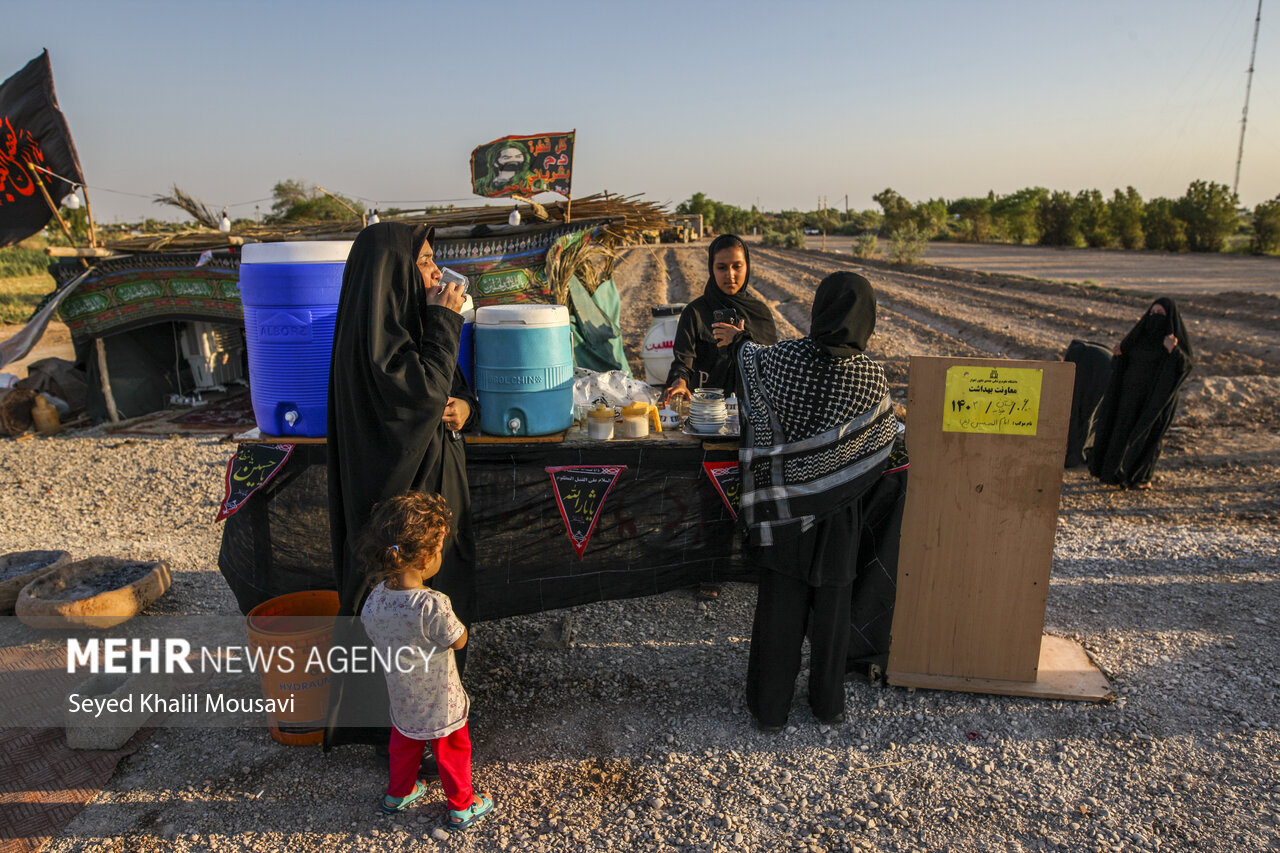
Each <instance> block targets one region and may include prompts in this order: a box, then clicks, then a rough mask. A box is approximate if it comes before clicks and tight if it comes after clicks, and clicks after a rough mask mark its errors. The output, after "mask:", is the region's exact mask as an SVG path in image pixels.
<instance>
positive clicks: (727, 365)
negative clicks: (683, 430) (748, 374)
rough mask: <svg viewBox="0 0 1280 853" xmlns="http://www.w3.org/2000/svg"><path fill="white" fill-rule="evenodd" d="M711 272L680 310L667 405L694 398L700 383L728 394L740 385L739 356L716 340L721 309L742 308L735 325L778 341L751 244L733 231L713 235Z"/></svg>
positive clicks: (758, 340) (709, 259)
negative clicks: (754, 274)
mask: <svg viewBox="0 0 1280 853" xmlns="http://www.w3.org/2000/svg"><path fill="white" fill-rule="evenodd" d="M707 272H708V276H707V286H706V287H705V288H703V291H702V295H701V296H699V297H698V298H697V299H695V300H693V301H692V302H690V303H689V304H688V305H686V306H685V307H684V310H683V311H681V312H680V322H679V323H678V324H677V325H676V335H675V339H674V340H673V341H672V352H671V357H672V361H671V370H670V372H668V373H667V390H666V394H665V395H664V396H663V403H664V404H665V403H667V402H668V401H670V400H671V399H672V398H673V397H688V396H689V395H690V392H691V391H694V390H696V389H697V388H706V387H709V388H723V389H724V392H725V393H726V394H728V393H730V392H731V391H732V390H733V389H734V388H735V387H736V384H737V383H736V378H737V372H736V370H735V369H734V363H733V358H732V357H731V355H730V353H729V351H728V349H727V348H726V347H723V346H720V345H718V344H717V343H716V337H715V331H714V326H715V325H717V321H716V318H715V312H716V311H734V312H736V318H735V320H734V325H736V326H737V327H738V329H740V330H741V329H745V330H746V333H747V335H748V336H749V337H750V338H751V340H753V341H755V342H756V343H758V344H773V343H777V341H778V329H777V327H776V326H775V325H774V322H773V312H771V311H770V310H769V306H768V305H766V304H764V300H762V299H761V298H760V297H759V296H756V294H755V292H754V291H753V290H752V289H751V287H750V282H751V256H750V254H749V253H748V252H747V244H746V243H743V242H742V240H741V239H739V238H738V237H736V236H735V235H733V234H721V235H720V236H719V237H717V238H716V239H714V240H712V241H711V245H710V246H708V247H707ZM721 316H727V315H721ZM720 325H727V324H720Z"/></svg>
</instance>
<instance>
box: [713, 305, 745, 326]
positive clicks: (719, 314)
mask: <svg viewBox="0 0 1280 853" xmlns="http://www.w3.org/2000/svg"><path fill="white" fill-rule="evenodd" d="M739 316H740V315H739V314H738V309H737V308H717V309H716V310H714V311H712V312H711V318H712V319H713V320H715V321H716V322H717V323H728V324H729V325H737V323H738V318H739Z"/></svg>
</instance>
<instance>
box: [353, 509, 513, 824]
mask: <svg viewBox="0 0 1280 853" xmlns="http://www.w3.org/2000/svg"><path fill="white" fill-rule="evenodd" d="M452 515H453V514H452V513H451V512H450V511H449V507H448V506H447V505H446V504H445V502H444V498H442V497H441V496H439V495H425V494H423V493H421V492H406V493H404V494H402V495H397V496H395V497H393V498H388V499H387V500H385V501H383V502H382V503H380V504H378V505H377V506H376V507H374V510H373V515H372V516H371V517H370V519H369V522H368V524H367V526H366V527H365V532H364V540H363V542H362V547H361V554H362V556H363V559H364V561H365V565H366V566H368V573H369V575H368V576H369V582H370V583H373V584H376V586H375V587H374V588H373V590H372V591H371V592H370V593H369V597H368V598H367V599H366V600H365V603H364V607H363V609H362V610H361V611H360V621H361V622H363V623H364V628H365V631H366V632H367V633H368V635H369V639H370V640H372V641H373V644H374V646H375V647H376V648H377V649H379V650H380V651H381V652H382V653H383V655H384V656H385V655H386V653H387V652H388V651H390V653H391V654H393V655H394V657H393V658H392V659H391V661H392V664H391V666H390V667H389V668H388V669H387V673H386V677H387V694H388V695H389V697H390V700H391V701H390V704H391V725H392V728H391V743H390V745H389V747H388V748H389V750H390V753H391V756H390V765H391V768H390V771H391V782H390V784H388V785H387V794H386V796H385V797H383V798H382V804H381V807H382V811H383V812H384V813H386V814H395V813H396V812H399V811H403V810H404V809H406V808H408V807H409V806H410V805H411V804H412V803H413V802H414V801H416V800H417V799H418V798H419V797H421V796H422V795H423V794H424V793H426V790H427V786H426V784H425V783H424V782H422V781H420V780H419V779H418V765H419V764H420V762H421V761H422V751H423V748H424V747H425V746H426V745H427V743H430V744H431V750H432V752H434V753H435V757H436V761H437V763H438V764H439V766H440V784H441V786H442V787H443V788H444V793H445V797H446V798H447V799H448V804H449V811H448V814H447V815H446V816H445V822H444V823H445V827H446V828H448V829H466V828H467V827H468V826H470V825H471V824H473V823H475V822H476V821H477V820H479V819H480V818H481V817H483V816H484V815H486V814H488V813H489V812H491V811H493V798H492V797H491V796H489V794H488V793H482V794H478V795H477V794H476V793H475V791H474V790H473V789H472V787H471V735H470V733H469V732H468V731H467V711H468V709H469V705H470V703H469V700H468V699H467V694H466V692H465V691H464V690H463V689H462V682H461V681H460V680H459V679H458V669H457V666H456V664H455V663H454V659H453V652H454V650H455V649H461V648H462V647H463V646H465V645H466V644H467V629H466V628H465V627H464V626H463V625H462V623H461V622H459V621H458V618H457V617H456V616H454V614H453V608H452V606H451V605H450V603H449V597H448V596H447V595H445V594H444V593H441V592H437V591H436V590H433V589H430V588H428V587H427V586H426V585H425V581H428V580H430V579H431V578H432V577H433V576H435V574H436V573H437V572H439V571H440V561H441V554H442V552H443V549H444V542H445V538H446V537H447V536H448V532H449V521H450V519H451V518H452ZM402 670H407V671H402Z"/></svg>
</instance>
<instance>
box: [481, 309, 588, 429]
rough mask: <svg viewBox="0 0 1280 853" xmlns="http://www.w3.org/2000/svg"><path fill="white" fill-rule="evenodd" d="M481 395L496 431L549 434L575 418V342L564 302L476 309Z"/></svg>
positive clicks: (484, 420)
mask: <svg viewBox="0 0 1280 853" xmlns="http://www.w3.org/2000/svg"><path fill="white" fill-rule="evenodd" d="M475 341H476V380H475V381H476V396H477V397H478V398H479V400H480V429H481V430H483V431H484V432H486V433H488V434H490V435H549V434H551V433H555V432H560V431H561V430H563V429H568V428H569V426H570V425H571V424H572V423H573V342H572V340H571V338H570V336H569V309H568V308H566V307H565V306H563V305H488V306H485V307H482V308H478V309H476V329H475Z"/></svg>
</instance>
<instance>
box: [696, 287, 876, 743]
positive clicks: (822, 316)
mask: <svg viewBox="0 0 1280 853" xmlns="http://www.w3.org/2000/svg"><path fill="white" fill-rule="evenodd" d="M875 319H876V298H875V292H874V291H873V290H872V289H871V283H870V282H868V281H867V280H866V279H865V278H863V277H862V276H860V275H856V274H855V273H850V272H840V273H834V274H832V275H830V276H827V277H826V278H825V279H823V281H822V283H821V284H820V285H819V286H818V291H817V293H816V295H815V296H814V300H813V311H812V323H811V326H810V330H809V336H808V337H805V338H800V339H799V340H793V341H783V342H782V343H779V344H775V345H773V346H761V345H760V344H758V343H755V342H752V341H749V340H747V339H746V338H747V336H746V335H740V336H737V340H736V341H735V343H734V349H735V350H736V355H737V362H738V367H739V371H740V379H741V384H742V399H741V402H740V406H741V423H742V429H743V433H742V443H741V448H740V450H739V452H738V459H739V465H740V469H741V475H742V486H741V507H742V513H741V518H742V522H743V524H744V525H745V527H746V530H747V533H748V545H747V559H748V560H749V561H751V562H752V563H753V564H754V565H755V566H756V568H757V569H758V570H759V576H760V580H759V584H760V585H759V592H758V597H757V599H756V613H755V623H754V625H753V627H752V631H751V652H750V658H749V662H748V665H747V707H748V709H749V710H750V711H751V713H752V715H753V716H754V717H755V720H756V724H757V726H758V727H759V728H761V729H763V730H765V731H777V730H779V729H781V728H782V726H784V725H785V724H786V721H787V715H788V712H789V710H790V708H791V696H792V692H793V691H794V689H795V680H796V676H797V675H798V674H799V671H800V648H801V644H802V643H803V641H804V638H805V635H806V633H807V634H808V637H809V643H810V649H811V659H810V670H809V705H810V708H811V709H812V710H813V714H814V716H815V717H816V718H817V719H819V720H820V721H823V722H829V723H830V722H837V721H840V720H842V719H843V717H844V674H845V664H846V652H847V649H848V646H849V635H850V600H851V595H852V585H853V581H854V578H855V576H856V574H857V560H858V550H859V549H858V545H859V536H860V530H861V527H862V524H861V521H862V519H861V514H862V502H863V498H864V495H866V494H867V492H868V491H869V490H870V489H871V488H872V487H873V486H875V484H876V483H877V482H878V480H879V478H880V476H881V474H882V473H883V472H884V470H885V468H886V465H887V463H888V460H889V458H890V452H891V451H892V449H893V443H894V438H895V437H896V435H897V429H898V424H897V420H896V419H895V418H894V415H893V406H892V404H891V402H890V399H889V385H888V381H887V380H886V378H885V374H884V370H883V368H881V366H880V365H879V364H878V363H876V362H874V361H872V360H871V359H870V358H868V357H867V356H866V355H865V354H864V350H865V349H866V346H867V341H868V339H869V338H870V337H871V333H872V331H873V330H874V329H875ZM729 335H730V332H729V331H727V330H718V332H717V336H718V337H720V338H722V339H724V338H727V337H728V336H729Z"/></svg>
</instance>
